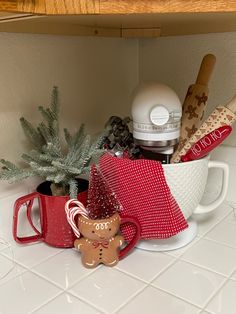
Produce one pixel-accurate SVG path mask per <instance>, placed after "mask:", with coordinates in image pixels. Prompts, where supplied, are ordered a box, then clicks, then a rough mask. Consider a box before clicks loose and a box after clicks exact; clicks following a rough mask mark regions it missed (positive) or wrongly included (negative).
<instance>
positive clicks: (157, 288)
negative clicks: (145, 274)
mask: <svg viewBox="0 0 236 314" xmlns="http://www.w3.org/2000/svg"><path fill="white" fill-rule="evenodd" d="M150 287H152V288H154V289H156V290H159V291H161V292H164V293H166V294H168V295H170V296H172V297H174V298H176V299H178V300H181V301H183V302H185V303H187V304H190V305H192V306H195V307H197V308H198V309H199V310H203V308H202V307H201V306H199V305H196V304H194V303H192V302H190V301H188V300H186V299H184V298H181V297H180V296H178V295H175V294H174V293H171V292H170V291H167V290H165V289H162V288H160V287H156V286H155V285H154V284H153V283H151V284H150Z"/></svg>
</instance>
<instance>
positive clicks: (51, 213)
mask: <svg viewBox="0 0 236 314" xmlns="http://www.w3.org/2000/svg"><path fill="white" fill-rule="evenodd" d="M50 184H51V182H48V181H45V182H43V183H41V184H40V185H39V186H38V187H37V190H36V192H33V193H31V194H28V195H25V196H23V197H20V198H18V199H17V200H16V202H15V205H14V215H13V237H14V239H15V241H16V242H18V243H21V244H28V243H32V242H37V241H43V242H45V243H47V244H49V245H51V246H54V247H61V248H71V247H73V246H74V241H75V239H76V237H75V235H74V233H73V231H72V229H71V226H70V225H69V223H68V222H67V218H66V214H65V204H66V202H67V201H68V200H69V196H52V195H51V191H50ZM79 188H80V189H81V192H79V193H78V200H79V201H80V202H81V203H83V204H84V205H85V206H86V204H87V188H88V181H87V180H83V179H79ZM35 199H38V200H39V212H40V224H41V231H39V230H38V229H37V228H36V227H35V226H34V224H33V221H32V217H31V213H32V207H33V203H34V200H35ZM23 205H26V206H27V209H26V215H27V219H28V222H29V224H30V226H31V227H32V229H33V230H34V232H35V233H36V234H35V235H30V236H27V237H19V236H18V232H17V231H18V216H19V211H20V209H21V208H22V206H23Z"/></svg>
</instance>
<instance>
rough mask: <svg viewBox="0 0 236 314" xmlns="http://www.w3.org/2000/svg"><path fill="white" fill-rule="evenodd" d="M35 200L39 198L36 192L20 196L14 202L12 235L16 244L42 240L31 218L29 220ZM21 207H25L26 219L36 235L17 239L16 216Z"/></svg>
mask: <svg viewBox="0 0 236 314" xmlns="http://www.w3.org/2000/svg"><path fill="white" fill-rule="evenodd" d="M35 198H39V194H38V193H37V192H34V193H31V194H28V195H25V196H22V197H20V198H18V199H17V200H16V201H15V204H14V214H13V230H12V233H13V238H14V240H15V241H16V242H18V243H21V244H27V243H31V242H36V241H42V240H43V236H42V233H41V232H40V231H39V230H38V229H37V228H36V227H35V226H34V224H33V221H32V218H31V211H32V206H33V203H34V199H35ZM23 205H26V206H27V211H26V214H27V219H28V222H29V224H30V225H31V227H32V229H33V230H34V231H35V233H36V235H33V236H28V237H18V235H17V229H18V215H19V211H20V209H21V208H22V206H23Z"/></svg>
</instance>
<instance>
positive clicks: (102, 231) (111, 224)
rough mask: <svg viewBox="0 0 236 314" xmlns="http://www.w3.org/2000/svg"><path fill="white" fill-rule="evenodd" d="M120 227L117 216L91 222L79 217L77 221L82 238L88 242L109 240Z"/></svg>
mask: <svg viewBox="0 0 236 314" xmlns="http://www.w3.org/2000/svg"><path fill="white" fill-rule="evenodd" d="M119 226H120V217H119V215H118V214H116V215H113V216H112V217H110V218H108V219H100V220H91V219H88V218H85V217H83V216H80V217H79V219H78V228H79V230H80V233H81V234H82V235H83V237H85V238H88V239H90V240H97V241H100V240H104V239H110V238H112V237H113V236H115V235H116V233H117V232H118V230H119Z"/></svg>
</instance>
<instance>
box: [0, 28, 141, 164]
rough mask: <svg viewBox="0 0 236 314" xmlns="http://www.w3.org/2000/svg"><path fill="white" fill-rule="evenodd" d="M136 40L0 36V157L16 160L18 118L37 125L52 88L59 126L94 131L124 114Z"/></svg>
mask: <svg viewBox="0 0 236 314" xmlns="http://www.w3.org/2000/svg"><path fill="white" fill-rule="evenodd" d="M137 47H138V42H137V41H136V40H130V41H129V40H125V39H111V38H110V39H109V38H82V37H63V36H47V35H26V34H6V33H0V149H1V153H0V157H1V158H7V159H10V160H13V161H14V160H18V159H19V158H20V156H21V154H22V152H24V150H25V148H27V146H26V141H25V136H24V134H23V132H22V130H21V127H20V124H19V118H20V116H22V115H23V116H24V117H26V118H28V119H29V120H30V121H37V119H38V118H39V113H38V111H37V106H38V105H48V103H49V101H50V94H51V89H52V87H53V86H54V85H57V86H58V87H59V90H60V99H61V105H62V109H61V117H62V119H61V120H62V121H61V122H62V123H61V125H62V126H63V127H64V126H67V127H69V128H70V130H72V131H73V130H75V129H76V128H77V127H78V126H79V125H80V123H81V122H85V123H86V125H87V128H88V130H89V132H91V133H95V132H97V131H99V130H100V129H101V128H102V127H103V125H104V123H105V121H106V119H107V118H108V117H109V116H110V115H112V114H118V115H127V114H129V104H130V94H131V91H132V90H133V88H134V86H135V85H136V84H137V80H138V73H137V70H138V68H137V64H138V61H137V57H138V55H137V52H138V49H137Z"/></svg>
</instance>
